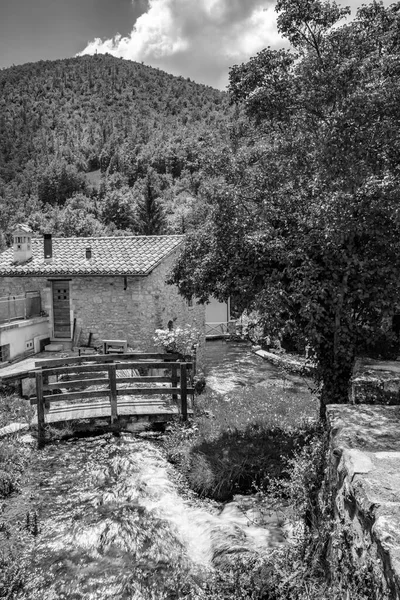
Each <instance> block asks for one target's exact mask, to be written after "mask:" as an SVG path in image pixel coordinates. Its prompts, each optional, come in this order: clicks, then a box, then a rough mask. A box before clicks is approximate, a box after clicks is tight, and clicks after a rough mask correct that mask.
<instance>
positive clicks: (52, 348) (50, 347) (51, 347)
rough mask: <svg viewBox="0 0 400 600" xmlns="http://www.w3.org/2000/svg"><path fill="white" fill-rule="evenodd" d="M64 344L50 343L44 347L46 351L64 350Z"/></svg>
mask: <svg viewBox="0 0 400 600" xmlns="http://www.w3.org/2000/svg"><path fill="white" fill-rule="evenodd" d="M63 350H64V346H63V345H62V344H48V345H47V346H45V347H44V351H45V352H62V351H63Z"/></svg>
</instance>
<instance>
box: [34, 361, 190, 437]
mask: <svg viewBox="0 0 400 600" xmlns="http://www.w3.org/2000/svg"><path fill="white" fill-rule="evenodd" d="M35 367H36V369H35V378H36V397H35V398H32V399H31V403H32V404H36V405H37V422H38V439H39V441H40V440H42V439H43V437H44V428H45V413H46V409H47V410H48V409H50V405H51V403H54V402H60V401H63V402H66V401H76V400H81V399H82V400H83V399H85V398H104V397H109V399H110V405H111V413H110V416H111V423H114V422H115V421H116V419H117V418H118V396H158V395H170V396H172V400H173V401H175V402H177V404H178V409H179V410H180V413H181V415H182V418H183V420H187V416H188V402H187V399H188V395H193V393H194V388H193V385H192V384H193V375H194V363H193V361H188V360H185V361H182V360H179V357H178V355H174V354H169V355H165V354H149V353H146V354H143V353H140V354H138V353H129V354H119V355H112V354H106V355H91V356H82V357H72V358H60V359H52V360H48V361H41V362H37V363H36V364H35ZM127 369H132V370H133V369H134V370H136V371H137V370H141V371H145V372H146V375H137V374H134V375H132V376H131V377H127V376H125V374H123V376H122V377H118V372H119V371H121V370H127ZM150 369H163V370H168V371H170V372H171V374H170V376H166V375H148V372H149V370H150ZM50 376H56V379H57V381H54V382H49V377H50ZM60 377H63V380H60V379H59V378H60ZM135 383H136V384H138V383H139V384H149V385H147V386H145V387H139V386H133V387H124V388H118V387H117V386H118V385H119V384H135ZM157 383H164V384H166V383H169V384H170V385H169V386H168V387H167V386H163V387H161V386H159V387H157V386H156V385H152V384H157ZM188 384H189V385H188ZM93 386H101V387H102V388H103V389H87V388H90V387H93ZM104 386H105V389H104ZM60 388H63V389H64V390H69V389H71V388H72V389H74V388H75V391H62V390H61V389H60ZM77 388H78V390H79V391H76V389H77ZM178 398H179V399H180V403H179V402H178ZM179 404H180V406H179Z"/></svg>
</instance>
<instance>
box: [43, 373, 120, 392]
mask: <svg viewBox="0 0 400 600" xmlns="http://www.w3.org/2000/svg"><path fill="white" fill-rule="evenodd" d="M107 381H108V378H107V377H106V376H104V377H99V378H97V379H72V380H71V381H56V382H55V383H47V384H45V385H44V386H43V390H44V391H46V392H48V391H49V390H58V389H62V388H64V389H68V388H73V387H81V386H82V387H90V386H91V385H99V384H101V383H103V382H104V383H106V382H107Z"/></svg>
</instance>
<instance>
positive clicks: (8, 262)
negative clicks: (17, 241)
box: [0, 235, 184, 276]
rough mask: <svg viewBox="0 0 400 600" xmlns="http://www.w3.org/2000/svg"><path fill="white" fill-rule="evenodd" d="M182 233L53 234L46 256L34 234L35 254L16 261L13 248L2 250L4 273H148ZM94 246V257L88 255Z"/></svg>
mask: <svg viewBox="0 0 400 600" xmlns="http://www.w3.org/2000/svg"><path fill="white" fill-rule="evenodd" d="M183 239H184V236H182V235H159V236H126V237H124V236H121V237H89V238H53V239H52V246H53V258H52V259H50V260H49V259H48V260H45V259H44V249H43V239H42V238H32V258H31V259H30V260H28V261H27V262H25V263H14V262H13V260H14V259H13V249H12V248H8V249H7V250H5V251H4V252H2V253H1V254H0V276H16V275H22V276H24V275H31V276H40V275H48V276H57V275H148V274H149V273H150V272H151V271H152V270H153V269H154V268H155V267H156V266H157V265H158V264H159V262H160V261H161V260H162V259H163V258H165V257H166V256H168V254H170V253H171V252H172V251H173V250H175V249H176V248H177V247H178V246H179V245H180V244H181V243H182V242H183ZM86 248H91V251H92V258H90V259H87V258H86Z"/></svg>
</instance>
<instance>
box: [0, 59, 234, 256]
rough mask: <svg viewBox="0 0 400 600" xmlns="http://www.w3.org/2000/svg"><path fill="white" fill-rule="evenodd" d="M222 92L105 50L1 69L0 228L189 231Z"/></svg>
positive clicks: (221, 115) (222, 118)
mask: <svg viewBox="0 0 400 600" xmlns="http://www.w3.org/2000/svg"><path fill="white" fill-rule="evenodd" d="M231 112H232V109H231V108H230V107H229V103H228V99H227V95H226V94H224V93H223V92H220V91H218V90H215V89H213V88H210V87H208V86H204V85H199V84H196V83H194V82H192V81H190V80H186V79H184V78H182V77H174V76H172V75H169V74H167V73H164V72H162V71H160V70H158V69H153V68H151V67H147V66H145V65H142V64H138V63H134V62H131V61H125V60H122V59H117V58H114V57H112V56H110V55H97V56H92V57H90V56H84V57H80V58H73V59H66V60H58V61H46V62H43V61H41V62H38V63H30V64H26V65H22V66H17V67H11V68H9V69H4V70H2V71H0V219H1V222H0V229H1V233H2V239H1V243H2V244H4V243H5V242H6V240H7V237H8V236H9V234H10V231H11V229H12V227H13V225H14V224H15V223H17V222H20V221H25V222H27V223H29V224H30V225H31V226H32V227H33V229H34V230H35V232H37V233H42V232H43V231H52V232H53V233H55V234H57V235H65V236H69V235H96V234H110V233H116V232H125V231H128V232H135V233H144V234H151V233H170V232H178V233H180V232H183V231H186V230H187V229H189V228H190V227H191V226H193V221H195V220H196V218H197V217H196V213H198V209H199V205H200V203H201V200H200V197H201V196H202V194H201V193H199V190H200V188H201V187H202V185H203V184H204V183H205V175H204V169H205V168H206V165H207V163H209V162H210V153H211V154H212V153H213V152H215V149H216V148H220V151H221V153H222V154H223V147H224V145H225V144H228V143H229V135H230V132H229V125H228V122H229V115H230V113H231Z"/></svg>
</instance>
